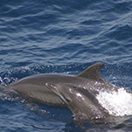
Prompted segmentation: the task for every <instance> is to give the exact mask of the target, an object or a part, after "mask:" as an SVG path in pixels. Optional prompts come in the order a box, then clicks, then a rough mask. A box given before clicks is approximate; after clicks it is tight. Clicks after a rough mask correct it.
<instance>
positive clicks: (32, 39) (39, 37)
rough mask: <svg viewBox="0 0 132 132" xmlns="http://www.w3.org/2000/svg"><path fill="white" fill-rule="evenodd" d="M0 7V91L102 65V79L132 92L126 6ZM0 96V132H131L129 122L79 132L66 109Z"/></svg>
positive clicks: (77, 1) (49, 0) (22, 2)
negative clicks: (23, 80)
mask: <svg viewBox="0 0 132 132" xmlns="http://www.w3.org/2000/svg"><path fill="white" fill-rule="evenodd" d="M0 5H1V6H0V84H1V85H6V84H10V83H11V82H14V81H17V80H19V79H21V78H23V77H26V76H29V75H35V74H40V73H64V74H73V75H76V74H78V73H80V72H81V71H83V70H84V69H85V68H87V67H88V66H90V65H91V64H94V63H95V62H104V63H105V67H104V68H103V69H102V76H103V77H104V78H105V79H106V80H108V81H109V82H111V83H113V84H116V85H118V86H120V87H125V88H126V89H129V90H132V81H131V80H132V1H131V0H111V1H105V0H100V1H98V0H83V1H81V0H72V1H71V0H39V1H33V0H19V1H18V0H12V1H9V0H1V1H0ZM0 91H1V92H0V132H16V131H19V132H31V131H32V132H77V131H87V132H88V131H101V132H102V131H109V132H110V131H115V132H117V131H132V117H131V118H130V119H129V120H128V121H126V122H124V123H123V124H121V125H120V126H118V127H116V128H107V129H106V130H100V129H99V128H96V127H95V128H93V127H92V126H88V128H87V129H85V130H82V129H80V128H79V126H77V124H75V123H74V122H73V118H72V113H71V112H70V110H69V109H67V108H63V109H62V108H54V107H49V106H45V105H41V104H35V103H29V102H28V101H26V100H25V99H23V98H20V97H19V96H17V94H15V96H12V95H11V94H10V93H12V91H10V92H9V91H6V90H5V89H4V88H1V90H0Z"/></svg>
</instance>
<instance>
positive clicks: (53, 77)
mask: <svg viewBox="0 0 132 132" xmlns="http://www.w3.org/2000/svg"><path fill="white" fill-rule="evenodd" d="M103 66H104V63H96V64H94V65H92V66H90V67H88V68H87V69H86V70H84V71H83V72H82V73H80V74H78V75H63V74H39V75H33V76H29V77H25V78H23V79H20V80H18V81H17V82H14V83H11V84H9V85H8V86H7V88H10V89H13V90H15V91H17V92H18V93H20V94H21V95H23V96H25V97H28V98H31V100H32V101H37V102H39V103H44V104H48V105H53V106H65V103H64V102H63V101H62V100H61V99H60V98H59V97H58V96H57V95H56V94H55V93H54V92H52V91H51V90H49V88H48V87H47V85H46V83H47V82H52V83H55V84H57V83H71V84H73V85H75V86H77V87H81V88H84V89H86V90H88V91H89V92H92V93H94V94H97V93H98V92H99V91H100V90H105V91H111V90H117V89H118V87H117V86H115V85H113V84H111V83H109V82H107V81H106V80H104V79H103V78H102V76H101V73H100V70H101V68H102V67H103Z"/></svg>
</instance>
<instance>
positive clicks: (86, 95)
mask: <svg viewBox="0 0 132 132" xmlns="http://www.w3.org/2000/svg"><path fill="white" fill-rule="evenodd" d="M46 85H47V87H48V88H49V89H50V90H51V91H53V92H54V93H55V94H56V95H58V97H60V98H61V99H62V100H63V101H64V102H65V103H66V104H67V106H68V108H69V109H70V110H71V111H72V113H73V116H74V120H75V122H77V123H78V124H83V123H85V122H86V121H89V122H90V121H92V122H94V121H99V119H102V120H103V119H105V118H106V117H108V116H109V112H108V111H107V110H106V109H104V108H103V107H102V106H101V105H100V104H99V102H98V100H97V99H96V96H95V95H94V94H93V93H92V92H90V91H88V90H86V89H84V88H80V87H77V86H75V85H73V84H69V83H58V84H54V83H50V82H48V83H46Z"/></svg>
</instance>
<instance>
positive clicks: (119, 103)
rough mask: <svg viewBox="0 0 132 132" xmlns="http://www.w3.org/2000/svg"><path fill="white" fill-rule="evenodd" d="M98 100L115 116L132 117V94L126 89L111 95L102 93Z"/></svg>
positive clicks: (113, 92)
mask: <svg viewBox="0 0 132 132" xmlns="http://www.w3.org/2000/svg"><path fill="white" fill-rule="evenodd" d="M97 99H98V101H99V103H100V104H101V105H102V106H103V107H104V108H105V109H106V110H108V112H109V114H111V115H113V116H125V115H132V94H131V93H128V92H127V91H126V90H125V89H124V88H120V89H118V91H112V92H110V93H108V92H103V91H101V92H100V93H99V94H98V95H97Z"/></svg>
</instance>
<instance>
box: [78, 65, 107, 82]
mask: <svg viewBox="0 0 132 132" xmlns="http://www.w3.org/2000/svg"><path fill="white" fill-rule="evenodd" d="M103 66H104V63H96V64H94V65H92V66H90V67H88V68H87V69H86V70H84V71H83V72H82V73H80V74H78V75H77V76H79V77H83V78H89V79H92V80H97V81H102V80H103V78H102V76H101V73H100V70H101V68H102V67H103Z"/></svg>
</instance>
